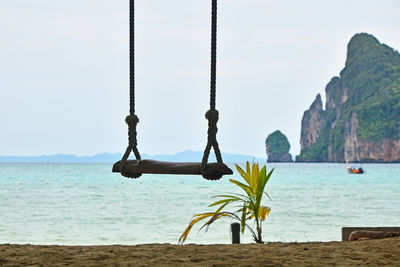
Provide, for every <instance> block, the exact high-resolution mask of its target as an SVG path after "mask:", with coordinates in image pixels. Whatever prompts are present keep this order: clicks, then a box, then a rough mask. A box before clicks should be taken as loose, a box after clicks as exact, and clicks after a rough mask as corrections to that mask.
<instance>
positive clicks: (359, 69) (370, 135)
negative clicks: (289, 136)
mask: <svg viewBox="0 0 400 267" xmlns="http://www.w3.org/2000/svg"><path fill="white" fill-rule="evenodd" d="M325 92H326V104H325V110H324V109H323V108H322V100H321V96H320V95H319V94H318V95H317V98H316V99H315V101H314V102H313V104H312V105H311V106H310V108H309V109H308V110H307V111H305V112H304V115H303V120H302V128H301V137H300V145H301V154H300V155H299V156H297V157H296V161H299V162H345V161H350V162H400V54H399V53H398V52H397V51H395V50H393V49H392V48H390V47H388V46H387V45H385V44H381V43H380V42H379V41H378V40H377V39H376V38H375V37H373V36H372V35H369V34H366V33H361V34H356V35H355V36H354V37H353V38H352V39H351V40H350V42H349V44H348V47H347V59H346V64H345V68H344V69H343V70H342V71H341V72H340V76H339V77H334V78H333V79H332V80H331V81H330V82H329V83H328V85H327V86H326V88H325Z"/></svg>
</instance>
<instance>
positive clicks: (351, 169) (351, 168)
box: [346, 165, 364, 174]
mask: <svg viewBox="0 0 400 267" xmlns="http://www.w3.org/2000/svg"><path fill="white" fill-rule="evenodd" d="M346 169H347V171H348V172H349V173H350V174H363V173H364V170H363V168H361V167H354V166H349V165H347V167H346Z"/></svg>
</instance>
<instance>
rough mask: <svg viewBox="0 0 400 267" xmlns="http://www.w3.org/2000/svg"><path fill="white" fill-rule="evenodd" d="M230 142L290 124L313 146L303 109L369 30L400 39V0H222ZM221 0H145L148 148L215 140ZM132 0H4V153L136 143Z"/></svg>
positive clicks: (141, 110) (139, 41)
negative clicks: (211, 134)
mask: <svg viewBox="0 0 400 267" xmlns="http://www.w3.org/2000/svg"><path fill="white" fill-rule="evenodd" d="M218 2H219V3H218V8H219V10H218V12H219V13H218V15H219V17H218V27H219V29H218V34H219V35H218V38H219V39H218V60H217V72H218V76H217V109H219V111H220V121H219V123H218V126H219V132H218V136H217V138H218V141H219V144H220V148H221V150H222V151H223V152H230V153H240V154H249V155H254V156H258V157H263V156H265V138H266V137H267V135H268V134H269V133H271V132H273V131H275V130H277V129H280V130H281V131H282V132H283V133H284V134H286V135H287V136H288V138H289V141H290V144H291V146H292V149H291V152H292V154H294V155H297V154H299V150H300V144H299V140H300V125H301V118H302V115H303V112H304V111H305V110H306V109H307V108H308V107H309V106H310V105H311V103H312V101H313V100H314V98H315V96H316V94H317V93H318V92H320V93H322V96H323V99H324V95H325V94H324V89H325V85H326V84H327V83H328V82H329V80H330V79H331V78H332V77H333V76H336V75H338V74H339V72H340V70H341V69H342V68H343V67H344V62H345V57H346V45H347V43H348V41H349V40H350V38H351V37H352V36H353V35H354V34H355V33H359V32H368V33H371V34H373V35H375V36H376V37H377V38H378V39H379V40H380V41H381V42H383V43H386V44H388V45H389V46H391V47H393V48H395V49H399V48H400V32H399V29H400V16H399V10H400V1H398V0H380V1H378V0H334V1H324V0H303V1H294V0H292V1H289V0H219V1H218ZM210 7H211V1H206V0H142V1H140V0H137V1H136V34H137V35H136V68H137V72H136V90H137V92H136V96H137V98H136V100H137V103H136V105H137V108H136V110H137V114H138V116H139V118H140V120H141V122H140V124H139V125H138V132H139V133H138V142H139V150H140V151H141V152H142V153H148V154H172V153H176V152H180V151H183V150H187V149H192V150H203V149H204V146H205V145H206V131H207V121H206V120H205V119H204V113H205V112H206V111H207V110H208V108H209V106H208V105H209V99H208V97H209V72H210V71H209V65H210V63H209V62H210V33H209V32H210V20H211V19H210ZM128 41H129V36H128V0H112V1H111V0H0V155H41V154H55V153H73V154H78V155H91V154H96V153H101V152H123V150H124V149H125V148H126V145H127V126H126V125H125V123H124V118H125V116H126V115H128V112H129V99H128V95H129V91H128V90H129V80H128V78H129V77H128V63H129V59H128Z"/></svg>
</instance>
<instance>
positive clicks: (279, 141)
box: [265, 130, 293, 162]
mask: <svg viewBox="0 0 400 267" xmlns="http://www.w3.org/2000/svg"><path fill="white" fill-rule="evenodd" d="M265 146H266V150H267V162H293V159H292V155H290V153H289V150H290V144H289V141H288V139H287V137H286V136H285V135H284V134H283V133H281V131H279V130H278V131H275V132H273V133H272V134H270V135H268V137H267V139H266V140H265Z"/></svg>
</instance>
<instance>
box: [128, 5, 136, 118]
mask: <svg viewBox="0 0 400 267" xmlns="http://www.w3.org/2000/svg"><path fill="white" fill-rule="evenodd" d="M129 80H130V83H129V89H130V90H129V94H130V95H129V100H130V115H135V0H129Z"/></svg>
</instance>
